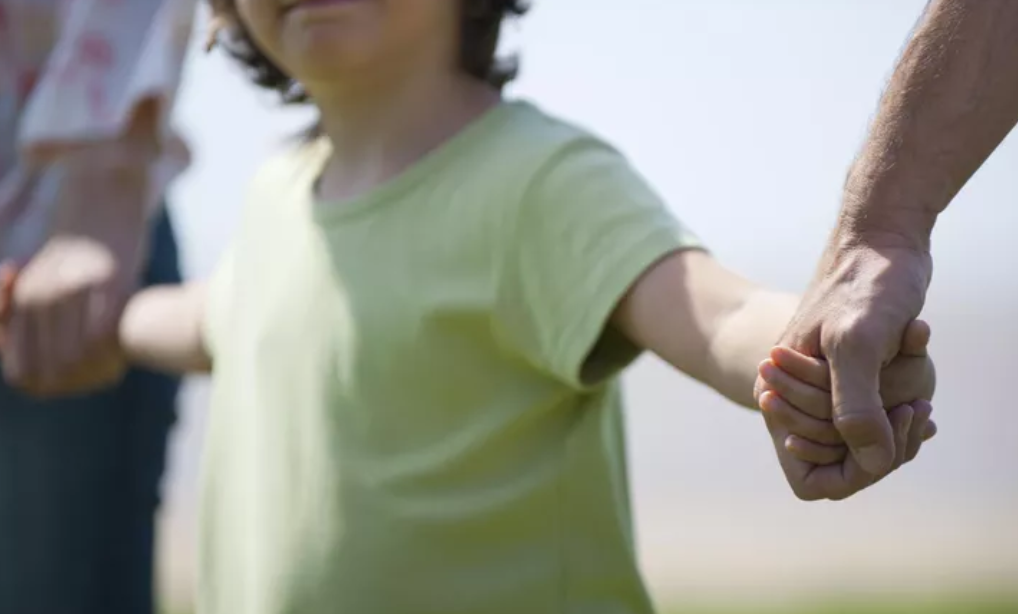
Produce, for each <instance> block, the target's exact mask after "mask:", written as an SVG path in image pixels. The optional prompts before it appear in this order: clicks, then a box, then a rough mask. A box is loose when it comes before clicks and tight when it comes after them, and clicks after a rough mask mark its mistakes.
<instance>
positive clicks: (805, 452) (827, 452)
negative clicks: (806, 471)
mask: <svg viewBox="0 0 1018 614" xmlns="http://www.w3.org/2000/svg"><path fill="white" fill-rule="evenodd" d="M785 449H786V450H788V452H789V453H790V454H791V455H792V456H794V457H796V458H798V459H799V460H801V461H804V462H807V463H810V464H813V465H835V464H838V463H840V462H841V461H843V460H845V455H847V454H848V448H846V447H845V446H844V445H840V446H825V445H823V444H819V443H814V442H812V441H809V440H808V439H803V438H802V437H798V436H796V435H789V436H788V437H787V438H786V439H785Z"/></svg>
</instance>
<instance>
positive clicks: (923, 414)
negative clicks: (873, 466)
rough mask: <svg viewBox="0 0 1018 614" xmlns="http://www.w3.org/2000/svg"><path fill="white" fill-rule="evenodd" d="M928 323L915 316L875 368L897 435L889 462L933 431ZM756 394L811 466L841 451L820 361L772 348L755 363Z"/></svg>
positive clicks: (905, 455)
mask: <svg viewBox="0 0 1018 614" xmlns="http://www.w3.org/2000/svg"><path fill="white" fill-rule="evenodd" d="M928 342H929V327H928V326H927V325H926V324H925V323H924V322H921V321H918V320H917V321H915V322H913V324H912V325H910V326H909V329H908V331H907V332H906V335H905V339H904V340H903V343H902V350H901V354H900V355H899V356H898V357H896V358H895V359H894V360H892V361H891V363H890V364H888V365H887V366H886V367H885V368H884V369H883V371H882V372H881V377H880V392H881V398H882V399H883V402H884V406H885V407H889V408H893V409H892V410H890V412H889V418H890V419H891V423H892V426H893V427H894V429H895V432H896V433H897V436H898V441H897V442H896V443H897V448H898V459H896V460H897V462H896V463H895V466H898V465H900V464H902V463H904V462H908V461H910V460H912V459H913V458H915V456H916V454H918V452H919V447H920V446H921V445H922V443H923V442H924V441H926V440H928V439H930V438H932V437H933V436H934V435H935V434H936V424H935V423H933V422H932V421H930V419H929V418H930V413H931V412H932V406H931V405H930V404H929V402H928V401H929V400H930V399H931V398H932V396H933V391H934V387H935V380H936V378H935V371H934V368H933V363H932V361H931V360H930V358H929V356H928V355H927V354H926V345H927V343H928ZM760 380H761V386H760V387H761V388H763V387H766V388H767V390H764V391H763V392H761V393H760V395H759V403H760V407H761V409H762V411H763V412H764V413H765V414H766V415H767V417H768V419H770V420H775V421H777V422H779V423H780V424H783V425H784V426H785V427H786V428H787V430H788V432H789V433H791V434H790V435H789V437H788V438H787V439H786V440H785V447H786V449H787V450H788V451H789V452H790V453H791V454H793V455H794V456H796V457H797V458H799V459H800V460H803V461H806V462H808V463H812V464H815V465H829V464H834V463H840V462H841V461H842V460H844V458H845V455H846V454H847V448H846V447H845V446H844V441H843V440H842V438H841V435H840V434H839V433H838V431H837V430H836V429H835V427H834V424H833V422H831V415H832V411H831V393H830V389H831V383H830V370H829V369H828V366H827V363H826V362H825V361H823V360H819V359H815V358H810V357H807V356H804V355H802V354H799V353H798V352H795V351H793V350H790V349H788V348H782V347H778V348H775V349H774V350H772V352H771V356H770V359H769V360H767V361H765V362H764V363H763V364H761V367H760Z"/></svg>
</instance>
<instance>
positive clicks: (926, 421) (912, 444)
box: [905, 400, 937, 463]
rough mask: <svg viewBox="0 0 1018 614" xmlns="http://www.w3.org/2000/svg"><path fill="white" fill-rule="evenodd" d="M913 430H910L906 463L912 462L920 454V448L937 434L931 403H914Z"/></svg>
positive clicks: (906, 445)
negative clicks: (931, 417)
mask: <svg viewBox="0 0 1018 614" xmlns="http://www.w3.org/2000/svg"><path fill="white" fill-rule="evenodd" d="M912 412H913V416H912V428H911V429H910V430H909V434H908V441H907V442H906V444H905V462H906V463H907V462H910V461H912V460H914V459H915V457H916V456H917V455H918V454H919V448H921V447H922V445H923V443H924V442H926V441H929V440H930V439H932V438H933V437H934V436H935V435H936V434H937V425H936V424H935V423H934V422H933V421H932V420H930V416H931V415H932V414H933V405H931V404H930V402H929V401H924V400H917V401H913V402H912Z"/></svg>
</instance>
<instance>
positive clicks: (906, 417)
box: [887, 405, 915, 471]
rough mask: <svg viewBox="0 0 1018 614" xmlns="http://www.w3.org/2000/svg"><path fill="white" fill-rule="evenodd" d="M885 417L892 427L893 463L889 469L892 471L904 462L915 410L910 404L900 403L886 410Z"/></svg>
mask: <svg viewBox="0 0 1018 614" xmlns="http://www.w3.org/2000/svg"><path fill="white" fill-rule="evenodd" d="M887 418H888V419H889V420H890V421H891V428H892V429H894V463H893V464H892V465H891V471H894V470H895V469H897V468H898V467H901V466H902V465H904V464H905V456H906V454H907V453H908V443H909V438H910V437H911V433H912V424H913V421H914V420H915V412H914V411H913V410H912V406H911V405H900V406H898V407H895V408H894V409H892V410H891V411H889V412H887Z"/></svg>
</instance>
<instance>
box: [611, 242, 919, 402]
mask: <svg viewBox="0 0 1018 614" xmlns="http://www.w3.org/2000/svg"><path fill="white" fill-rule="evenodd" d="M797 304H798V297H796V296H793V295H789V294H785V293H781V292H775V291H772V290H767V289H764V288H762V287H760V286H757V285H755V284H753V283H751V282H749V281H746V280H745V279H743V278H742V277H741V276H739V275H737V274H736V273H733V272H732V271H730V270H728V269H726V268H725V267H723V266H722V265H721V264H719V263H718V262H717V261H716V260H714V259H713V258H712V257H711V256H710V255H708V254H706V253H704V252H701V251H693V250H690V251H682V252H676V253H673V254H671V255H669V256H666V257H665V258H663V259H662V260H661V261H660V262H658V263H657V264H656V265H654V266H652V267H651V268H650V269H649V270H648V271H647V272H646V273H645V274H644V275H642V276H641V277H640V278H639V279H638V280H637V281H636V283H634V284H633V286H632V287H631V288H630V290H629V291H628V292H627V293H626V294H625V296H624V297H623V299H622V301H621V302H620V303H619V305H618V307H617V309H616V310H615V313H614V315H613V318H612V324H613V325H614V326H615V327H616V328H617V329H619V330H620V331H621V332H622V333H623V334H624V335H626V336H627V337H628V338H629V339H630V340H631V341H633V342H634V343H636V344H637V345H638V346H639V347H640V348H642V349H646V350H650V351H651V352H654V353H655V354H657V355H658V356H660V357H661V358H662V359H664V360H665V361H667V362H669V363H670V364H671V365H672V366H674V367H675V368H677V369H679V370H680V371H682V372H684V373H686V374H688V375H690V376H692V377H694V378H696V379H698V380H699V381H701V382H704V383H705V384H707V385H709V386H711V387H712V388H714V389H715V390H717V391H718V392H720V393H721V394H723V395H724V396H726V397H728V398H729V399H731V400H732V401H734V402H736V403H739V404H740V405H743V406H745V407H750V408H753V409H756V407H757V396H758V391H755V390H754V388H757V387H758V386H759V385H761V384H768V385H769V386H770V388H771V389H772V390H776V391H777V392H778V393H780V394H783V395H785V396H786V397H788V400H789V401H791V402H792V404H793V405H795V406H797V407H800V409H802V408H803V407H802V405H803V403H807V402H810V401H811V399H807V400H805V401H804V400H802V398H801V397H796V396H794V392H793V391H794V390H798V389H801V388H806V387H808V388H814V387H813V386H809V384H816V381H817V378H818V377H819V376H817V375H816V373H819V372H821V371H822V372H823V373H825V374H826V363H824V362H823V361H818V360H816V359H809V358H806V357H801V358H800V359H796V358H795V356H796V354H795V353H794V352H792V351H791V350H787V349H785V348H779V349H773V348H772V346H773V344H774V340H775V339H777V338H778V337H780V336H781V333H782V331H784V329H785V327H786V326H787V324H788V322H789V320H790V319H791V318H792V316H793V315H794V313H795V309H796V306H797ZM928 340H929V329H928V327H926V325H925V324H923V323H920V322H918V321H916V322H913V323H912V324H911V325H910V326H909V327H908V329H907V330H906V334H905V336H904V338H903V342H902V354H901V355H899V356H898V357H896V358H895V359H894V360H892V361H891V362H890V363H889V364H888V365H887V366H886V367H885V369H884V370H883V371H882V372H881V378H880V393H881V398H882V400H883V401H884V405H885V406H886V407H889V408H894V407H897V406H898V405H901V404H903V403H909V402H911V401H914V400H916V399H925V400H929V399H931V398H932V396H933V389H934V385H935V379H936V378H935V373H934V368H933V363H932V361H931V360H930V359H929V356H928V355H927V354H926V344H927V342H928ZM768 357H770V361H769V363H768V364H769V365H770V366H771V367H772V368H771V369H769V370H768V369H766V368H765V369H763V370H761V364H760V363H761V361H762V360H764V359H766V358H768ZM803 361H807V362H808V361H813V363H816V364H807V363H806V362H803ZM821 365H822V366H821ZM765 366H766V365H765ZM768 372H770V373H773V374H775V375H774V376H773V377H772V378H771V380H770V381H765V380H767V377H764V378H761V379H759V380H758V376H759V375H760V374H761V373H763V374H764V375H765V376H766V375H767V373H768ZM811 375H812V379H811V377H810V376H811ZM795 378H799V379H800V380H803V381H802V382H796V381H795ZM782 381H786V382H788V385H787V386H785V387H778V385H779V384H780V383H781V382H782ZM829 390H830V388H829V386H828V387H827V388H825V389H821V391H822V392H824V395H825V402H826V403H827V406H826V412H825V413H823V412H822V413H823V415H815V417H817V418H821V419H825V420H826V419H830V399H829V396H830V394H829V392H827V391H829Z"/></svg>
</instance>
